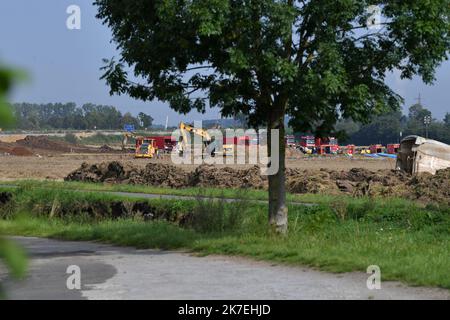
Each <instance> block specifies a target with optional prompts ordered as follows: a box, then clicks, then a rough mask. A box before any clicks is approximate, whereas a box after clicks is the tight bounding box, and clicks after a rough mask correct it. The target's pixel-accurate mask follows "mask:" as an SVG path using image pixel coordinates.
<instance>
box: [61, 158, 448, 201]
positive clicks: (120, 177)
mask: <svg viewBox="0 0 450 320" xmlns="http://www.w3.org/2000/svg"><path fill="white" fill-rule="evenodd" d="M65 180H66V181H89V182H107V183H128V184H143V185H151V186H164V187H171V188H183V187H205V188H208V187H215V188H253V189H267V185H268V179H267V177H266V176H261V175H260V168H259V167H257V166H253V167H250V168H247V169H233V168H230V167H226V168H217V167H215V166H213V165H201V166H199V167H197V168H196V169H195V170H193V171H186V170H183V169H181V168H179V167H177V166H174V165H170V164H161V163H149V164H147V165H146V166H145V167H144V168H136V167H134V166H132V165H130V164H122V163H120V162H118V161H112V162H103V163H100V164H93V165H89V164H87V163H83V164H82V166H81V167H80V168H79V169H77V170H75V171H73V172H72V173H70V174H69V175H68V176H67V177H66V178H65ZM286 188H287V190H288V191H289V192H291V193H315V194H331V195H339V194H350V195H353V196H396V197H404V198H408V199H418V200H423V201H424V202H444V203H448V204H450V168H449V169H445V170H440V171H438V172H437V173H436V174H435V175H431V174H419V175H416V176H410V175H408V174H406V173H403V172H399V171H395V170H378V171H371V170H367V169H364V168H354V169H351V170H348V171H337V170H330V169H321V170H300V169H292V168H288V169H286Z"/></svg>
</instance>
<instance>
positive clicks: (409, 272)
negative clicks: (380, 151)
mask: <svg viewBox="0 0 450 320" xmlns="http://www.w3.org/2000/svg"><path fill="white" fill-rule="evenodd" d="M13 193H14V205H13V206H11V207H9V209H8V208H6V209H5V208H3V214H4V213H5V212H6V211H7V210H10V211H11V212H10V214H9V215H5V216H4V217H5V218H4V219H3V220H1V219H0V234H9V235H25V236H41V237H49V238H57V239H67V240H95V241H101V242H105V243H111V244H116V245H122V246H134V247H138V248H161V249H184V250H189V251H193V252H196V253H198V254H200V255H207V254H225V255H239V256H247V257H251V258H254V259H259V260H268V261H274V262H277V263H284V264H290V265H307V266H312V267H315V268H318V269H321V270H326V271H332V272H347V271H360V272H365V271H366V268H367V267H368V266H369V265H378V266H380V268H381V272H382V279H383V280H400V281H403V282H405V283H408V284H412V285H424V286H437V287H443V288H447V289H450V276H449V275H448V270H449V267H450V254H449V252H450V209H449V208H448V207H443V206H430V205H429V206H427V207H423V206H418V205H417V204H415V203H414V202H411V201H406V200H402V199H389V200H385V201H382V200H378V199H377V200H374V199H368V198H361V199H345V201H329V202H328V203H325V202H324V203H322V204H320V205H317V206H314V207H305V206H289V233H288V235H287V236H281V237H280V236H275V235H273V234H270V233H268V231H267V222H266V220H267V218H266V210H267V206H266V205H265V204H256V203H251V204H249V203H245V202H243V204H229V203H224V202H221V201H209V200H202V201H200V200H176V201H174V200H161V199H157V200H146V201H148V203H149V204H150V205H151V206H152V210H153V211H155V213H156V212H157V211H158V212H162V213H163V215H162V217H163V219H161V220H152V221H147V222H145V221H143V220H142V219H140V218H139V217H136V216H127V217H123V218H119V219H112V218H111V217H109V216H108V215H107V214H106V215H105V216H98V215H94V216H90V217H88V216H83V215H82V214H80V212H78V211H76V210H75V208H76V207H77V206H80V205H86V204H91V205H96V206H97V208H98V206H100V207H101V205H100V204H102V205H106V204H108V203H113V202H117V201H124V200H126V201H129V202H130V203H132V202H136V201H142V200H137V199H126V198H124V197H116V196H113V195H104V194H102V193H89V194H86V193H80V192H73V191H67V190H61V189H30V188H20V189H16V190H14V191H13ZM55 199H58V208H59V210H60V211H59V213H58V212H57V214H56V215H55V216H53V218H50V216H49V212H50V210H51V207H52V203H54V202H55ZM46 204H47V206H45V205H46ZM100 209H101V208H100ZM100 209H98V210H100ZM70 210H73V211H70ZM102 210H103V211H102ZM100 211H101V212H108V211H107V210H106V211H105V209H104V208H103V209H101V210H100ZM1 212H2V210H0V215H1ZM63 213H64V214H63ZM168 213H173V214H172V215H168ZM180 214H181V215H183V214H186V215H189V216H190V217H191V219H190V220H189V222H188V223H184V224H180V223H179V222H177V221H178V220H176V221H175V220H174V221H173V222H167V221H166V220H167V219H169V220H170V219H172V218H171V217H173V216H177V215H180Z"/></svg>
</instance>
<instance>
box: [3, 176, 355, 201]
mask: <svg viewBox="0 0 450 320" xmlns="http://www.w3.org/2000/svg"><path fill="white" fill-rule="evenodd" d="M0 184H1V185H5V186H7V185H14V186H20V187H22V188H27V189H36V188H41V189H42V188H45V189H67V190H80V191H106V192H130V193H146V194H160V195H176V196H194V197H195V196H205V197H222V198H226V199H236V198H237V199H242V198H244V199H248V200H268V192H267V191H265V190H255V189H245V190H242V189H231V188H227V189H224V188H207V189H205V188H200V187H190V188H182V189H173V188H168V187H155V186H145V185H130V184H108V183H89V182H77V181H50V180H46V181H40V180H17V181H5V182H0ZM286 199H287V201H290V202H302V203H316V204H323V203H329V202H332V201H335V200H337V199H338V200H339V201H343V200H348V201H350V200H351V199H352V197H350V196H347V195H339V196H338V195H323V194H291V193H288V194H287V195H286Z"/></svg>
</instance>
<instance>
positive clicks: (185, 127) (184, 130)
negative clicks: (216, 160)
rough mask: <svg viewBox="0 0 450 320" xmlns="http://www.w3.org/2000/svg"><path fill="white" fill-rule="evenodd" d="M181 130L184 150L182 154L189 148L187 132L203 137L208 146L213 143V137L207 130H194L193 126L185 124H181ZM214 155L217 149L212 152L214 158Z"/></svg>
mask: <svg viewBox="0 0 450 320" xmlns="http://www.w3.org/2000/svg"><path fill="white" fill-rule="evenodd" d="M179 128H180V133H181V137H182V148H181V150H180V151H181V152H184V151H185V150H186V149H187V147H188V138H187V132H192V133H193V134H196V135H198V136H200V137H202V138H203V140H204V143H205V145H206V146H208V145H210V144H211V143H213V141H212V139H211V136H210V135H209V133H208V132H207V131H206V130H203V129H201V128H194V127H193V126H190V125H188V124H185V123H184V122H180V125H179ZM214 153H215V148H214V149H213V151H212V152H211V155H212V156H214Z"/></svg>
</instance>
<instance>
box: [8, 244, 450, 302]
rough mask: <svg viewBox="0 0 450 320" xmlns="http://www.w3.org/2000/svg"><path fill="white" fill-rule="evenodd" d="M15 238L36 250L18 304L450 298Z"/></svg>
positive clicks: (251, 265) (324, 276)
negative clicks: (73, 279) (76, 271)
mask: <svg viewBox="0 0 450 320" xmlns="http://www.w3.org/2000/svg"><path fill="white" fill-rule="evenodd" d="M15 239H16V240H17V241H19V242H20V243H22V244H23V245H24V246H25V247H26V248H27V249H28V250H29V252H30V255H31V258H32V261H31V269H30V274H29V276H28V278H27V279H26V280H25V281H23V282H21V283H11V282H7V285H6V289H7V292H8V294H9V298H12V299H450V293H449V291H447V290H441V289H430V288H417V287H414V288H413V287H407V286H405V285H402V284H400V283H397V282H382V285H381V289H380V290H369V289H367V287H366V280H367V277H368V275H367V274H364V273H346V274H330V273H324V272H318V271H314V270H311V269H307V268H300V267H286V266H281V265H274V264H271V263H266V262H255V261H252V260H248V259H243V258H233V257H223V256H208V257H195V256H192V255H189V254H187V253H183V252H173V251H157V250H136V249H132V248H123V247H120V248H119V247H113V246H108V245H100V244H97V243H92V242H66V241H56V240H48V239H39V238H24V237H15ZM71 265H76V266H79V268H80V271H81V278H80V279H81V290H77V289H74V290H69V289H67V286H66V281H67V279H68V277H69V276H70V275H69V274H67V273H66V271H67V268H68V266H71ZM4 277H5V273H4V270H3V273H2V270H1V269H0V278H4Z"/></svg>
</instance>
